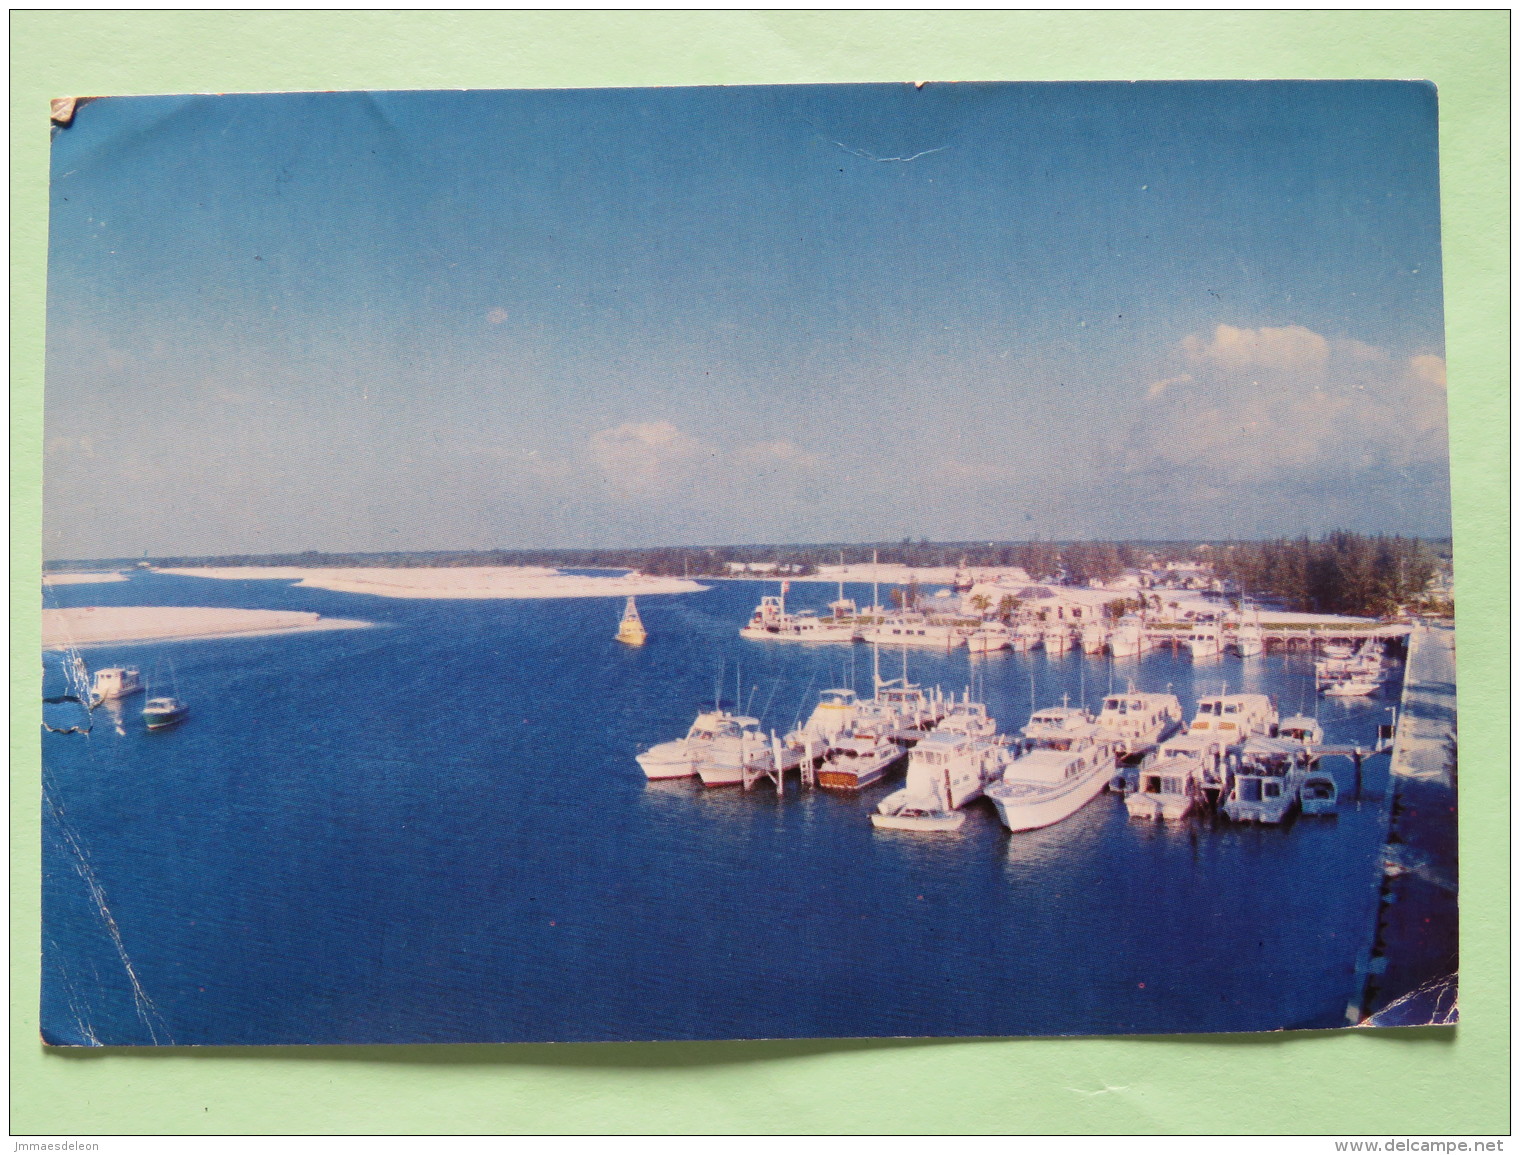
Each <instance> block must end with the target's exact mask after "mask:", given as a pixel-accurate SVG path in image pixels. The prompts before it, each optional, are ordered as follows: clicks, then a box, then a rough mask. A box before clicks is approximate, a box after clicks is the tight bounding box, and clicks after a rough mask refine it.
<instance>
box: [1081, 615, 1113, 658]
mask: <svg viewBox="0 0 1520 1155" xmlns="http://www.w3.org/2000/svg"><path fill="white" fill-rule="evenodd" d="M1107 648H1108V627H1107V626H1105V625H1104V624H1103V623H1102V622H1088V623H1087V624H1086V625H1085V626H1083V627H1082V652H1083V653H1084V654H1101V653H1102V652H1103V651H1104V650H1106V649H1107Z"/></svg>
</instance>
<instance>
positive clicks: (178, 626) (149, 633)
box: [42, 606, 370, 650]
mask: <svg viewBox="0 0 1520 1155" xmlns="http://www.w3.org/2000/svg"><path fill="white" fill-rule="evenodd" d="M368 625H370V623H369V622H360V621H353V620H351V619H348V618H324V617H323V616H322V615H321V614H316V613H310V612H308V611H304V610H299V611H298V610H233V609H223V608H219V607H206V606H72V607H70V608H67V609H46V610H43V611H42V647H43V649H47V650H60V649H71V648H73V647H76V646H102V645H110V644H117V645H120V644H124V643H127V642H158V641H197V640H202V639H209V638H227V637H255V636H259V635H264V634H291V633H302V632H305V631H309V630H352V629H361V628H363V627H366V626H368Z"/></svg>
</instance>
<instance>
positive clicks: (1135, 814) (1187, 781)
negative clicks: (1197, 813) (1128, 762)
mask: <svg viewBox="0 0 1520 1155" xmlns="http://www.w3.org/2000/svg"><path fill="white" fill-rule="evenodd" d="M1219 758H1220V751H1219V746H1218V743H1217V742H1216V741H1214V740H1213V739H1212V738H1210V737H1207V736H1202V735H1200V736H1198V737H1194V736H1192V735H1191V734H1179V735H1177V736H1176V737H1174V738H1169V739H1167V740H1166V741H1165V742H1163V743H1162V744H1161V746H1160V748H1159V749H1158V750H1157V751H1156V753H1155V755H1154V756H1153V757H1152V758H1151V760H1150V761H1149V762H1148V763H1146V764H1145V765H1142V766H1141V767H1140V772H1139V775H1138V777H1137V780H1136V783H1135V789H1134V791H1132V792H1131V793H1130V794H1128V795H1126V796H1125V799H1124V806H1125V808H1126V809H1127V810H1128V811H1129V815H1130V817H1131V818H1150V819H1153V820H1155V821H1158V822H1159V821H1169V822H1172V821H1177V820H1180V819H1183V818H1186V817H1187V816H1188V815H1189V814H1191V813H1192V812H1193V811H1194V810H1195V809H1197V808H1198V807H1200V806H1202V805H1203V803H1204V793H1203V789H1204V771H1205V769H1211V768H1213V767H1214V765H1215V763H1216V762H1217V761H1218V760H1219Z"/></svg>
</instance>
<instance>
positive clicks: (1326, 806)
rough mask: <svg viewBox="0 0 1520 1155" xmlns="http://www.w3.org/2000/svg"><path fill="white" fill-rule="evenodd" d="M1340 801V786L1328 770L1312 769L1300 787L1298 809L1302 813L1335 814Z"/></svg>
mask: <svg viewBox="0 0 1520 1155" xmlns="http://www.w3.org/2000/svg"><path fill="white" fill-rule="evenodd" d="M1339 802H1340V788H1339V787H1338V786H1336V784H1335V779H1334V778H1332V777H1331V776H1330V774H1329V772H1328V771H1325V770H1310V771H1309V772H1308V774H1307V776H1306V777H1305V778H1304V781H1303V784H1302V785H1301V786H1299V788H1298V809H1299V812H1300V813H1302V814H1309V815H1315V814H1334V813H1335V812H1336V808H1337V806H1338V805H1339Z"/></svg>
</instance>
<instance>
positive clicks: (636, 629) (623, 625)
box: [617, 598, 649, 646]
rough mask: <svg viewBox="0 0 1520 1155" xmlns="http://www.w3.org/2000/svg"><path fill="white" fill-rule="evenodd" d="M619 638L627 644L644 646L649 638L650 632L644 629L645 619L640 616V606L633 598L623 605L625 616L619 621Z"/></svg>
mask: <svg viewBox="0 0 1520 1155" xmlns="http://www.w3.org/2000/svg"><path fill="white" fill-rule="evenodd" d="M617 640H618V641H620V642H622V643H623V644H624V645H625V646H642V645H643V644H644V643H645V642H646V641H648V640H649V634H648V633H647V632H646V631H645V630H644V620H643V619H642V618H640V617H639V607H638V606H637V605H635V604H634V600H633V599H632V598H629V599H628V604H627V605H625V606H624V607H623V617H622V620H621V621H619V622H618V632H617Z"/></svg>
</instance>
